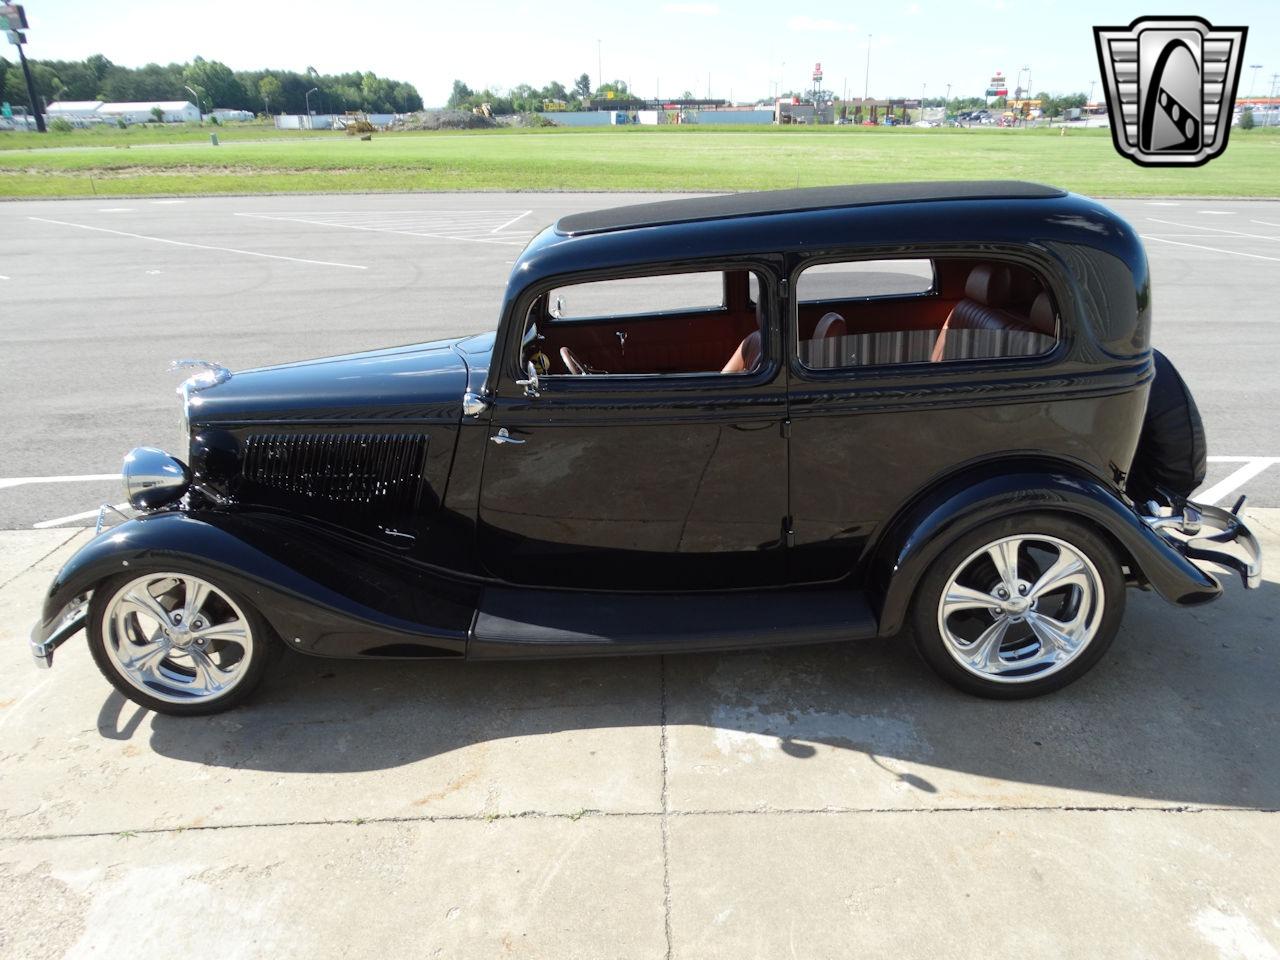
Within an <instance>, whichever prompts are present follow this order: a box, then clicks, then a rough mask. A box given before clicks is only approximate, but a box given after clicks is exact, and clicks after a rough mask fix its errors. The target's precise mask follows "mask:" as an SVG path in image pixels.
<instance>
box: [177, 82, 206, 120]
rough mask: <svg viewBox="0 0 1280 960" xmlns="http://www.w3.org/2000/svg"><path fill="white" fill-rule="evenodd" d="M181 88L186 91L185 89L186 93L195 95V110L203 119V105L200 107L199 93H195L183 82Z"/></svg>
mask: <svg viewBox="0 0 1280 960" xmlns="http://www.w3.org/2000/svg"><path fill="white" fill-rule="evenodd" d="M182 88H183V89H184V90H186V91H187V93H189V94H191V96H193V97H195V98H196V112H197V113H199V114H200V119H201V120H203V119H204V107H202V106H201V105H200V94H198V93H196V92H195V91H194V90H192V89H191V88H190V87H188V86H187V85H186V84H185V83H184V84H183V85H182Z"/></svg>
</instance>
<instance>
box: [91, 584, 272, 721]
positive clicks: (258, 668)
mask: <svg viewBox="0 0 1280 960" xmlns="http://www.w3.org/2000/svg"><path fill="white" fill-rule="evenodd" d="M161 573H173V574H185V575H189V576H192V577H198V578H199V579H201V580H203V581H205V582H206V583H208V584H210V585H212V586H213V587H214V588H215V589H216V590H217V591H218V592H220V593H222V594H224V595H225V597H226V598H227V599H229V600H231V601H232V602H233V603H234V604H235V607H236V608H238V610H237V611H236V612H237V613H238V614H241V615H243V619H244V621H245V623H246V624H247V625H248V631H247V637H246V643H247V645H248V646H249V647H252V654H251V655H249V656H248V663H247V665H245V666H244V667H243V672H242V673H241V674H239V675H238V679H237V680H236V681H235V684H234V686H233V687H231V688H230V689H228V690H227V691H226V692H225V693H220V694H210V695H208V696H207V697H204V698H201V699H191V700H186V701H180V702H175V701H174V700H171V699H170V700H167V699H163V697H161V696H155V695H152V694H150V693H147V692H146V691H144V690H142V689H140V688H139V687H138V686H136V685H135V684H134V683H132V682H131V681H130V680H129V679H128V678H127V677H126V676H125V675H124V673H122V668H121V667H119V666H117V664H116V662H115V661H114V660H113V659H112V656H111V655H110V654H109V653H108V650H107V645H108V642H109V641H108V633H109V627H108V626H107V623H106V618H107V615H108V605H109V604H111V603H112V601H113V599H114V598H115V597H116V595H117V594H118V593H119V591H120V590H122V589H123V588H124V587H125V586H126V585H128V584H129V583H131V582H134V581H136V580H138V579H140V578H142V577H146V576H148V575H154V574H161ZM86 632H87V634H88V640H89V652H90V653H91V654H92V655H93V660H94V663H96V664H97V665H98V669H99V670H100V671H102V675H103V676H104V677H106V678H107V680H108V682H110V684H111V685H112V686H113V687H115V688H116V690H118V691H119V692H120V693H121V694H123V695H124V696H125V697H127V698H128V699H130V700H132V701H133V702H134V703H136V704H139V705H140V706H143V707H146V708H147V709H148V710H154V711H155V712H156V713H163V714H167V715H168V716H174V717H192V716H206V715H209V714H215V713H222V712H224V711H226V710H230V709H232V708H234V707H236V706H239V705H240V704H241V703H243V702H244V701H245V699H246V698H248V697H249V696H250V695H251V694H252V693H253V691H254V689H255V688H256V687H257V686H258V684H259V683H261V681H262V677H263V675H264V674H265V672H266V669H267V664H268V662H269V661H270V660H272V659H274V658H273V656H272V655H273V654H274V653H275V652H276V651H277V648H279V647H280V646H281V644H280V643H279V641H278V639H276V637H275V634H274V632H273V631H272V629H271V626H270V625H269V624H268V623H267V621H266V619H265V618H264V617H263V616H262V614H260V613H259V612H258V610H257V608H255V607H254V606H253V604H252V603H250V602H249V601H248V600H247V599H246V598H245V597H244V596H243V595H242V594H240V593H239V592H237V591H235V590H233V589H231V588H229V587H227V586H226V585H225V584H224V583H222V582H221V581H220V580H219V578H218V577H217V575H216V574H215V575H211V574H209V573H208V572H207V571H204V570H197V569H195V568H194V567H192V566H191V565H190V564H183V563H167V564H151V565H139V566H137V567H135V568H133V569H131V570H130V571H129V572H128V573H122V574H119V575H117V576H114V577H110V578H108V579H106V580H104V581H102V582H101V583H100V584H98V586H97V587H96V588H95V589H94V592H93V597H92V599H91V600H90V602H89V615H88V621H87V624H86Z"/></svg>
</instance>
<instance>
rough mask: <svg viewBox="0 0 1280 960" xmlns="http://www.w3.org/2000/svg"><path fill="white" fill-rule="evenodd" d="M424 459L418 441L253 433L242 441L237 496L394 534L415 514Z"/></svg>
mask: <svg viewBox="0 0 1280 960" xmlns="http://www.w3.org/2000/svg"><path fill="white" fill-rule="evenodd" d="M426 452H427V437H426V435H425V434H409V433H400V434H385V433H263V434H254V435H251V436H249V437H246V438H245V441H244V461H243V468H242V479H243V481H244V483H245V484H246V485H247V486H248V489H246V490H245V491H244V492H245V493H246V494H248V496H247V498H246V499H250V500H257V501H260V502H266V503H271V504H272V505H276V506H281V507H286V508H291V509H295V510H298V511H299V512H305V513H310V514H313V515H317V516H322V517H324V518H326V519H335V520H337V521H338V522H343V521H344V520H347V521H349V520H354V519H357V518H359V519H360V520H362V521H365V522H366V523H367V522H368V521H373V522H374V523H375V525H377V526H379V527H399V526H403V525H406V524H409V523H411V522H412V518H413V516H414V513H415V511H416V508H417V504H418V497H419V494H420V492H421V487H422V481H423V469H424V461H425V458H426ZM361 525H363V524H361Z"/></svg>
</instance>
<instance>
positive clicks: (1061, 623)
mask: <svg viewBox="0 0 1280 960" xmlns="http://www.w3.org/2000/svg"><path fill="white" fill-rule="evenodd" d="M1103 597H1104V590H1103V587H1102V578H1101V577H1100V576H1099V574H1098V570H1097V568H1096V567H1095V566H1094V564H1093V563H1092V562H1091V561H1090V560H1089V558H1088V557H1087V556H1086V555H1085V554H1084V553H1082V552H1081V551H1080V550H1078V549H1077V548H1076V547H1073V546H1072V545H1071V544H1069V543H1067V542H1066V541H1064V540H1060V539H1058V538H1057V537H1051V536H1047V535H1039V534H1019V535H1017V536H1011V537H1004V538H1002V539H999V540H995V541H993V542H992V543H989V544H987V545H986V546H984V547H982V548H980V549H978V550H975V551H974V552H973V553H971V554H970V555H969V556H968V557H967V558H966V559H965V560H964V561H962V562H961V563H960V565H959V566H958V567H957V568H956V569H955V571H954V572H953V573H952V575H951V577H950V579H949V580H948V581H947V583H946V587H945V589H944V590H943V592H942V596H941V599H940V600H939V602H938V630H939V632H940V633H941V635H942V640H943V645H944V646H945V648H946V650H947V653H949V654H950V655H951V657H952V658H953V659H954V660H955V661H956V662H957V663H958V664H960V666H961V667H963V668H964V669H965V670H967V671H969V672H970V673H972V674H975V675H976V676H979V677H982V678H983V679H985V680H994V681H997V682H1000V683H1026V682H1029V681H1032V680H1039V679H1040V678H1042V677H1046V676H1048V675H1050V674H1052V673H1056V672H1057V671H1059V670H1061V669H1062V668H1063V667H1065V666H1066V665H1067V664H1069V663H1070V662H1071V661H1073V660H1075V659H1076V657H1078V656H1079V655H1080V654H1081V652H1082V651H1083V650H1084V649H1085V648H1086V647H1087V646H1088V645H1089V642H1090V641H1091V640H1092V639H1093V638H1094V635H1095V634H1096V633H1097V631H1098V626H1099V623H1100V622H1101V620H1102V612H1103V602H1104V601H1103Z"/></svg>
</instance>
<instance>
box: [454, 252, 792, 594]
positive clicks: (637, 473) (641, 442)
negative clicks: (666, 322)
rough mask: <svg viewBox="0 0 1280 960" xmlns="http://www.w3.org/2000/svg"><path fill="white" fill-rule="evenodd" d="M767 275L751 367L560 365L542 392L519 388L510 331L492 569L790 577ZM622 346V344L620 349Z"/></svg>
mask: <svg viewBox="0 0 1280 960" xmlns="http://www.w3.org/2000/svg"><path fill="white" fill-rule="evenodd" d="M744 276H745V275H744ZM760 276H761V275H760V274H757V277H760ZM758 283H759V289H760V290H761V291H763V292H761V293H758V294H757V296H758V297H759V298H760V299H759V300H758V301H757V302H756V303H754V304H753V305H752V307H751V309H752V316H753V317H754V316H757V315H758V317H759V318H760V322H761V323H763V325H764V332H765V336H764V349H763V357H762V359H761V361H760V363H759V365H758V367H757V368H756V369H755V370H754V371H752V372H746V373H741V374H727V375H726V374H721V373H719V371H718V370H717V371H715V372H711V371H704V372H702V373H685V374H669V375H653V376H648V375H637V374H626V375H610V374H601V375H582V376H566V375H555V374H552V375H544V376H541V377H540V378H539V379H538V383H537V386H536V390H534V389H531V388H529V387H526V386H522V385H520V384H519V383H518V382H517V380H518V379H520V375H519V373H518V368H519V362H520V359H521V356H522V354H521V352H520V349H519V347H520V342H521V338H520V337H516V338H514V339H512V338H508V341H509V343H508V347H507V353H508V358H509V359H508V360H507V361H505V362H504V363H502V364H501V365H500V369H499V370H497V375H496V376H493V375H492V374H491V381H490V388H491V393H492V396H491V408H490V409H491V420H490V427H489V437H488V441H489V442H488V443H486V445H485V446H486V449H485V458H484V466H483V474H482V477H481V487H480V496H479V505H478V523H477V534H476V535H477V548H478V552H479V555H480V557H481V560H482V562H483V563H484V565H485V566H486V567H487V569H488V570H489V572H491V573H492V574H493V575H495V576H497V577H500V578H502V579H503V580H505V581H508V582H510V583H513V584H521V585H528V586H546V587H567V588H587V589H602V590H694V589H724V588H732V587H750V586H760V585H765V584H771V583H775V582H779V581H780V580H781V579H783V578H784V576H785V552H786V551H785V541H784V536H783V527H784V522H785V514H786V507H787V456H786V443H787V441H786V439H785V437H784V436H783V423H784V421H785V419H786V410H787V396H786V373H785V365H784V364H782V363H780V362H779V358H780V357H781V344H780V337H779V334H778V323H777V317H778V310H777V304H776V294H775V291H776V290H777V284H776V282H775V281H774V280H773V279H772V278H764V279H760V280H758ZM744 284H745V280H744ZM525 307H526V308H527V304H526V305H525ZM520 309H521V307H517V311H519V310H520ZM706 315H707V317H709V318H712V312H711V311H709V312H708V313H707V314H706ZM658 319H659V320H660V319H661V316H660V315H659V317H658ZM644 320H645V322H655V321H654V317H653V315H647V316H646V317H645V318H644ZM709 322H710V321H709ZM633 329H634V328H633ZM618 332H620V333H625V332H626V329H625V328H624V329H621V330H619V331H618ZM583 339H584V338H582V337H581V336H579V338H578V340H577V341H575V342H581V341H583ZM625 342H626V338H625V337H623V338H616V339H614V344H615V345H616V348H617V349H619V350H621V349H625V346H624V344H625ZM512 346H514V347H515V349H514V350H513V349H512ZM526 353H527V351H526ZM590 359H591V360H593V361H596V362H597V363H598V364H603V363H604V362H607V357H606V358H604V359H598V358H597V357H596V356H592V357H591V358H590ZM725 359H726V360H727V359H728V357H726V358H725ZM526 379H527V378H526ZM535 394H536V395H535Z"/></svg>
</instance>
